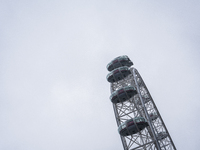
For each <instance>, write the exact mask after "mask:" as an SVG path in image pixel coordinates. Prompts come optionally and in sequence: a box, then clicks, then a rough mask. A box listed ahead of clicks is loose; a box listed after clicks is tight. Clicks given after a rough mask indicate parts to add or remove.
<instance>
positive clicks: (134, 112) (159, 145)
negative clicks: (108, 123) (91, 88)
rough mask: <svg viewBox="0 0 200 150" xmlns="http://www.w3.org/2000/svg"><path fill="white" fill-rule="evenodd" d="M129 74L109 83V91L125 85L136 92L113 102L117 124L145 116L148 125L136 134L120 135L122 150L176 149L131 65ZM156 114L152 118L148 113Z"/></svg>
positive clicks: (143, 84)
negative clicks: (155, 117)
mask: <svg viewBox="0 0 200 150" xmlns="http://www.w3.org/2000/svg"><path fill="white" fill-rule="evenodd" d="M130 71H131V74H130V75H129V76H127V77H126V78H124V79H122V80H120V81H118V82H114V83H111V93H112V92H114V91H116V90H118V89H119V88H122V87H125V86H134V87H135V88H136V89H137V92H138V94H137V95H135V96H134V97H132V98H130V99H129V100H128V101H125V102H123V103H117V104H114V103H113V109H114V113H115V117H116V121H117V125H118V126H119V125H121V124H122V123H123V122H125V121H126V120H129V119H131V118H134V117H138V116H142V117H144V118H146V120H147V121H148V123H149V127H147V128H145V129H143V130H142V131H140V132H138V133H137V134H133V135H130V136H126V137H124V136H121V140H122V144H123V147H124V150H176V147H175V145H174V143H173V141H172V139H171V137H170V134H169V132H168V130H167V128H166V126H165V124H164V122H163V120H162V118H161V115H160V114H159V112H158V109H157V108H156V105H155V103H154V101H153V99H152V97H151V95H150V93H149V91H148V89H147V87H146V85H145V83H144V81H143V80H142V78H141V76H140V74H139V72H138V71H137V70H136V69H135V68H133V67H131V68H130ZM151 113H153V114H156V115H157V119H155V120H152V119H151V118H150V114H151ZM164 133H165V134H164Z"/></svg>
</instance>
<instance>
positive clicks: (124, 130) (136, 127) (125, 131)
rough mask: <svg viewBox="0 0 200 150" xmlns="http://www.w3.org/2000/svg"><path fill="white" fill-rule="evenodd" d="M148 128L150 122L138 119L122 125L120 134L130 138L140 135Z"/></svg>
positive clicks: (119, 130) (119, 129)
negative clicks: (139, 133)
mask: <svg viewBox="0 0 200 150" xmlns="http://www.w3.org/2000/svg"><path fill="white" fill-rule="evenodd" d="M147 126H149V125H148V122H147V121H146V120H145V118H143V117H136V118H133V119H130V120H127V121H125V122H124V123H122V124H121V125H120V126H119V128H118V132H119V134H120V135H122V136H128V135H132V134H136V133H138V132H139V131H141V130H143V129H144V128H145V127H147Z"/></svg>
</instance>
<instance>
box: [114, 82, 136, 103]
mask: <svg viewBox="0 0 200 150" xmlns="http://www.w3.org/2000/svg"><path fill="white" fill-rule="evenodd" d="M136 94H137V91H136V89H135V88H134V87H133V86H126V87H123V88H121V89H119V90H117V91H115V92H113V93H112V95H111V96H110V100H111V102H113V103H119V102H124V101H126V100H128V99H130V98H131V97H133V96H134V95H136Z"/></svg>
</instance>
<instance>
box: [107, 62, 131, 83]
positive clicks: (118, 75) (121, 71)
mask: <svg viewBox="0 0 200 150" xmlns="http://www.w3.org/2000/svg"><path fill="white" fill-rule="evenodd" d="M129 74H131V71H130V70H129V68H128V67H126V66H124V67H120V68H117V69H115V70H113V71H112V72H111V73H109V74H108V75H107V80H108V82H111V83H113V82H117V81H119V80H122V79H124V78H126V77H127V76H128V75H129Z"/></svg>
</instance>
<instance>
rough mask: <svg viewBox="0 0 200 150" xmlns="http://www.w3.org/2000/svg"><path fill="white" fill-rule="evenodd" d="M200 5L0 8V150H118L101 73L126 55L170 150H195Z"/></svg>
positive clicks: (48, 0)
mask: <svg viewBox="0 0 200 150" xmlns="http://www.w3.org/2000/svg"><path fill="white" fill-rule="evenodd" d="M199 14H200V1H199V0H190V1H187V0H185V1H181V0H175V1H174V0H167V1H159V2H158V1H154V0H152V1H150V0H144V1H141V0H125V1H122V0H99V1H97V0H93V1H92V0H84V1H83V0H82V1H81V0H80V1H77V0H73V1H72V0H71V1H69V0H56V1H55V0H34V1H25V0H17V1H14V0H0V149H1V150H69V149H70V150H80V149H81V150H122V149H123V146H122V143H121V140H120V136H119V134H118V132H117V124H116V121H115V117H114V112H113V108H112V104H111V102H110V100H109V96H110V84H109V83H108V82H107V81H106V75H107V74H108V71H107V70H106V65H107V64H108V63H109V62H110V61H111V60H112V59H114V58H115V57H117V56H120V55H128V56H129V57H130V59H131V60H132V61H133V63H134V67H135V68H137V70H138V71H139V72H140V74H141V76H142V77H143V79H144V81H145V83H146V85H147V87H148V89H149V91H150V93H151V95H152V97H153V99H154V102H155V104H156V105H157V107H158V110H159V112H160V114H161V116H162V118H163V120H164V122H165V125H166V126H167V128H168V131H169V133H170V135H171V137H172V139H173V141H174V144H175V145H176V147H177V149H179V150H199V146H198V144H199V141H200V137H199V134H200V131H199V126H200V121H199V110H200V102H199V101H200V92H199V84H200V78H199V77H200V67H199V66H200V65H199V64H200V17H199Z"/></svg>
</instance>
